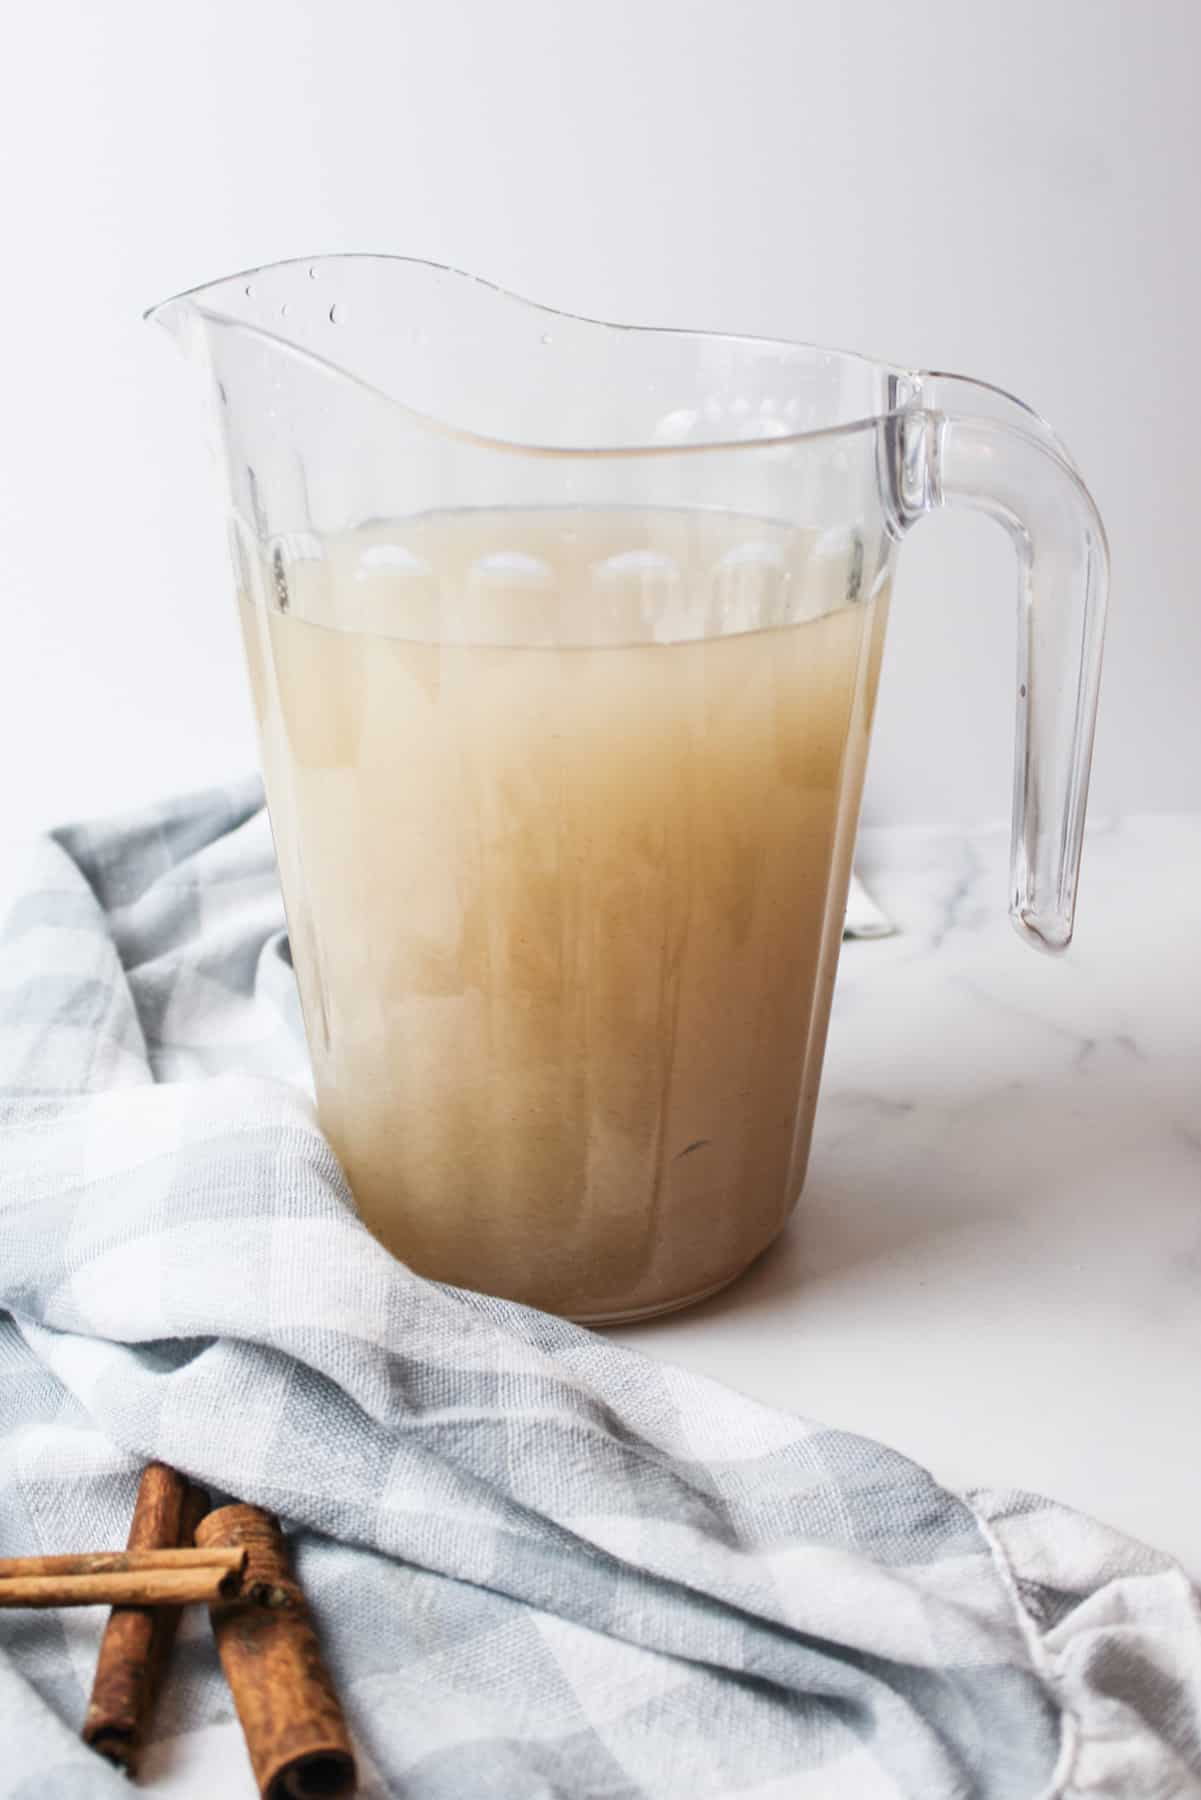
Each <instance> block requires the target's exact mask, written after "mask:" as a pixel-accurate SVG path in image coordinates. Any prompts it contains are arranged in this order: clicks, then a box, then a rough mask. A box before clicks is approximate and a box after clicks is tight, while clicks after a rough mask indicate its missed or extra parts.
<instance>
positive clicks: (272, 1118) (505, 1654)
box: [0, 785, 1201, 1800]
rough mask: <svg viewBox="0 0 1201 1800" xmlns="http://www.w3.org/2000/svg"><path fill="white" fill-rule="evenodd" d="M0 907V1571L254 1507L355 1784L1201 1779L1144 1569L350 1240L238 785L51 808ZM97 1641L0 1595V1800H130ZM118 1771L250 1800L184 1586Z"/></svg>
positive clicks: (1102, 1790)
mask: <svg viewBox="0 0 1201 1800" xmlns="http://www.w3.org/2000/svg"><path fill="white" fill-rule="evenodd" d="M0 910H3V914H4V916H3V923H2V926H0V1092H2V1093H3V1095H4V1096H5V1097H4V1098H3V1099H0V1309H3V1310H0V1554H5V1553H13V1554H15V1553H21V1552H30V1551H38V1550H43V1551H45V1550H55V1549H63V1548H71V1549H83V1548H85V1547H88V1546H96V1547H99V1546H111V1545H114V1544H120V1543H121V1542H122V1541H123V1539H124V1534H125V1530H126V1526H127V1523H128V1520H129V1515H130V1510H131V1507H132V1504H133V1497H134V1488H135V1481H136V1471H137V1470H138V1468H139V1466H140V1465H141V1464H142V1463H143V1462H145V1461H146V1460H147V1459H148V1458H150V1457H152V1456H159V1457H163V1458H165V1459H166V1460H167V1461H169V1462H171V1463H174V1464H176V1465H178V1466H179V1467H180V1468H182V1469H185V1470H186V1471H187V1472H188V1473H189V1474H191V1475H194V1476H195V1477H197V1478H198V1479H199V1480H200V1481H202V1482H204V1483H205V1484H206V1485H208V1486H209V1487H210V1488H211V1489H212V1490H214V1491H215V1492H216V1493H217V1494H221V1493H222V1492H232V1493H235V1494H237V1495H240V1496H241V1497H243V1498H245V1499H246V1500H250V1501H257V1502H259V1503H261V1504H263V1505H265V1506H268V1507H271V1508H274V1509H276V1510H277V1511H278V1512H280V1513H281V1514H282V1515H283V1516H284V1518H285V1519H286V1521H287V1522H288V1524H289V1527H290V1529H291V1530H292V1532H293V1533H294V1534H295V1541H296V1546H297V1554H298V1560H299V1565H300V1569H301V1572H302V1575H303V1579H304V1582H305V1584H306V1586H307V1587H308V1589H309V1592H310V1594H311V1596H312V1599H313V1602H314V1605H315V1608H316V1612H317V1616H318V1619H319V1621H320V1625H321V1629H322V1632H323V1635H324V1637H325V1640H326V1644H327V1646H328V1651H329V1656H330V1661H331V1663H332V1665H333V1668H334V1670H335V1673H336V1677H337V1680H338V1683H339V1685H340V1688H341V1691H342V1694H343V1695H344V1697H345V1701H346V1705H347V1710H348V1713H349V1716H350V1720H351V1723H352V1727H353V1730H354V1732H355V1735H356V1738H357V1741H358V1745H359V1747H360V1753H361V1763H362V1769H363V1772H364V1785H363V1791H364V1793H366V1794H370V1795H379V1796H382V1795H385V1794H403V1795H406V1796H412V1797H413V1800H435V1797H437V1800H550V1797H551V1796H561V1797H563V1800H642V1797H647V1800H671V1797H673V1796H686V1797H687V1800H706V1797H708V1796H719V1795H721V1796H725V1795H729V1796H734V1795H737V1796H740V1797H743V1800H810V1797H813V1800H841V1797H843V1796H845V1797H847V1800H885V1796H887V1797H888V1800H897V1797H898V1796H912V1797H914V1800H940V1797H942V1796H951V1795H954V1796H962V1797H964V1800H966V1797H967V1796H981V1797H983V1796H991V1797H993V1800H1031V1797H1033V1796H1035V1795H1041V1796H1050V1795H1065V1796H1066V1795H1075V1796H1084V1795H1088V1796H1100V1795H1105V1796H1114V1797H1115V1800H1116V1797H1117V1796H1122V1797H1123V1800H1131V1797H1139V1800H1151V1797H1152V1796H1155V1797H1159V1800H1164V1797H1166V1796H1169V1795H1193V1794H1198V1793H1201V1774H1199V1770H1201V1744H1199V1718H1201V1629H1199V1624H1198V1612H1197V1607H1196V1603H1195V1597H1194V1595H1193V1593H1192V1591H1191V1589H1190V1587H1189V1585H1188V1583H1187V1581H1186V1580H1185V1578H1184V1577H1183V1575H1182V1574H1181V1573H1180V1571H1179V1570H1178V1569H1177V1568H1176V1567H1175V1566H1174V1565H1173V1564H1172V1562H1171V1561H1170V1560H1169V1559H1168V1558H1166V1557H1163V1556H1159V1555H1157V1554H1155V1553H1153V1552H1151V1551H1149V1550H1146V1549H1143V1548H1142V1547H1140V1546H1138V1545H1135V1544H1132V1543H1130V1542H1128V1541H1126V1540H1124V1539H1121V1538H1119V1537H1117V1536H1116V1535H1114V1534H1113V1533H1111V1532H1108V1531H1106V1530H1104V1529H1102V1528H1100V1527H1098V1526H1096V1525H1094V1524H1092V1523H1090V1522H1089V1521H1087V1520H1085V1519H1083V1518H1080V1517H1078V1516H1076V1515H1074V1514H1072V1513H1069V1512H1067V1511H1065V1510H1064V1509H1063V1508H1061V1507H1058V1506H1054V1505H1051V1504H1049V1503H1048V1502H1046V1501H1042V1500H1038V1499H1035V1498H1032V1497H1030V1496H1028V1495H1018V1494H997V1493H987V1494H974V1495H972V1496H970V1497H968V1498H961V1497H959V1496H957V1495H955V1494H951V1493H948V1492H946V1491H945V1490H944V1489H942V1488H940V1487H939V1486H938V1484H937V1483H936V1482H935V1481H933V1480H932V1479H931V1477H930V1476H929V1475H927V1474H926V1473H925V1472H924V1471H923V1470H921V1469H919V1468H916V1467H915V1466H914V1465H913V1464H912V1463H910V1462H908V1461H906V1459H905V1458H904V1457H902V1456H899V1455H897V1454H896V1453H895V1452H894V1451H891V1450H888V1449H885V1448H883V1447H882V1446H881V1445H879V1444H874V1443H869V1442H867V1441H865V1440H864V1439H862V1438H856V1437H852V1436H849V1435H847V1434H846V1433H843V1432H839V1431H834V1430H830V1429H827V1428H826V1427H823V1426H819V1425H815V1424H813V1423H810V1422H809V1421H807V1420H804V1419H800V1418H795V1417H792V1416H790V1415H784V1414H781V1413H776V1412H772V1411H769V1410H768V1409H766V1408H764V1407H761V1406H757V1405H754V1404H753V1403H752V1402H750V1401H749V1400H745V1399H743V1398H741V1397H739V1396H738V1395H735V1394H733V1393H730V1392H727V1391H725V1390H724V1389H722V1388H721V1387H718V1386H716V1385H714V1384H712V1383H709V1382H706V1381H703V1380H699V1379H697V1378H696V1377H693V1376H690V1375H686V1374H684V1373H683V1372H681V1371H680V1370H677V1369H672V1368H670V1367H663V1366H660V1365H658V1364H656V1363H653V1362H650V1361H647V1360H644V1359H643V1358H642V1357H640V1356H638V1355H636V1354H633V1353H631V1352H630V1351H628V1350H624V1349H619V1348H617V1347H616V1346H614V1345H612V1344H610V1343H608V1342H606V1340H605V1339H604V1338H603V1337H600V1336H597V1335H594V1334H591V1333H589V1332H587V1331H582V1330H578V1329H576V1328H574V1327H573V1326H570V1325H566V1324H563V1323H561V1322H560V1321H558V1320H555V1319H551V1318H547V1317H544V1316H542V1315H540V1314H538V1313H534V1312H530V1311H526V1310H524V1309H522V1308H520V1307H517V1306H513V1305H508V1304H505V1303H502V1302H499V1301H495V1300H491V1299H487V1298H484V1297H481V1296H479V1295H475V1294H468V1293H460V1292H456V1291H452V1290H449V1289H444V1288H439V1287H436V1286H433V1285H432V1284H430V1283H428V1282H425V1281H421V1280H418V1279H417V1278H415V1277H414V1276H412V1275H411V1274H409V1273H408V1272H407V1271H406V1270H405V1269H404V1268H403V1267H401V1266H400V1265H399V1264H397V1263H396V1262H394V1261H393V1260H392V1259H391V1258H390V1257H389V1256H387V1255H386V1254H385V1253H384V1251H383V1250H382V1249H380V1248H379V1247H378V1245H376V1243H375V1242H374V1241H373V1240H372V1238H370V1237H369V1236H368V1235H367V1233H366V1232H365V1231H364V1230H363V1229H362V1227H361V1226H360V1225H359V1224H358V1223H357V1221H356V1219H355V1216H354V1213H353V1211H352V1208H351V1204H350V1200H349V1197H348V1194H347V1191H346V1188H345V1186H344V1185H343V1182H342V1179H341V1176H340V1174H339V1172H338V1169H337V1166H336V1165H335V1162H334V1160H333V1157H332V1156H331V1154H330V1152H329V1150H328V1149H327V1147H326V1145H325V1144H324V1142H323V1141H322V1138H321V1136H320V1135H319V1133H318V1131H317V1129H316V1127H315V1125H314V1122H313V1115H312V1111H311V1106H310V1102H309V1100H308V1098H307V1097H306V1095H305V1092H304V1091H303V1087H302V1086H300V1085H297V1083H298V1081H301V1080H303V1074H304V1057H303V1050H302V1046H301V1041H300V1037H299V1027H298V1019H297V1013H296V1000H295V992H294V987H293V981H292V974H291V970H290V967H289V964H288V957H287V950H286V942H285V938H284V935H283V930H282V914H281V909H280V902H279V897H278V892H277V888H276V883H275V876H274V869H273V863H272V857H271V848H270V840H269V837H268V833H267V829H266V822H265V819H264V816H263V814H262V812H261V810H260V806H259V794H258V790H257V787H252V786H250V785H247V787H246V788H244V789H242V790H239V791H234V792H229V791H224V792H220V793H214V794H209V795H206V796H202V797H200V798H197V799H192V800H190V801H188V802H186V803H180V804H177V805H174V806H172V807H170V808H167V809H164V810H162V811H160V812H157V813H155V814H153V815H151V816H146V817H143V818H141V819H138V820H134V821H125V822H124V823H122V824H120V825H115V826H108V827H103V828H94V829H79V830H71V831H65V832H61V833H59V834H57V835H56V836H55V837H54V838H53V839H47V840H46V841H44V842H42V843H41V844H39V845H37V846H35V847H34V848H33V849H32V850H31V851H30V853H29V854H28V856H27V857H25V858H23V859H18V862H17V867H16V869H15V873H14V881H13V887H12V892H11V894H10V895H9V898H8V901H7V904H6V908H4V909H0ZM1189 1428H1190V1429H1191V1427H1189ZM101 1625H102V1619H101V1617H100V1616H99V1615H98V1614H96V1613H94V1612H75V1613H61V1614H52V1613H46V1614H40V1613H19V1612H0V1750H2V1754H0V1794H4V1795H22V1796H30V1797H31V1800H32V1797H33V1796H36V1797H37V1800H54V1796H62V1797H63V1800H66V1797H67V1796H70V1797H71V1800H83V1797H85V1796H91V1795H96V1796H97V1797H98V1800H99V1797H100V1796H103V1795H106V1794H116V1793H117V1792H118V1791H119V1777H118V1776H117V1775H116V1774H114V1773H113V1772H111V1771H110V1770H109V1769H108V1768H107V1766H106V1765H104V1764H102V1763H101V1762H99V1761H98V1760H97V1759H96V1758H94V1757H93V1756H92V1755H91V1753H90V1752H88V1751H86V1750H85V1749H83V1748H82V1746H81V1745H80V1743H79V1742H78V1739H77V1738H76V1735H75V1733H76V1731H77V1729H78V1726H79V1723H80V1719H81V1717H82V1714H83V1710H84V1705H85V1700H86V1696H87V1690H88V1686H89V1682H90V1677H91V1673H92V1668H93V1665H94V1661H95V1655H96V1646H97V1640H98V1636H99V1632H100V1629H101ZM144 1773H145V1777H146V1779H147V1780H148V1781H151V1782H154V1783H155V1784H156V1785H157V1786H159V1787H161V1790H162V1791H163V1792H164V1793H168V1794H171V1793H173V1794H179V1795H196V1796H204V1800H238V1796H240V1795H249V1794H251V1793H252V1791H253V1790H252V1787H251V1783H250V1778H249V1774H248V1772H247V1767H246V1762H245V1757H244V1752H243V1749H242V1745H241V1742H240V1739H239V1735H238V1730H237V1726H236V1723H235V1722H234V1720H233V1717H232V1712H231V1705H230V1700H229V1696H228V1693H227V1691H226V1689H225V1688H224V1686H223V1684H222V1682H221V1680H220V1678H219V1675H218V1672H217V1667H216V1663H215V1660H214V1656H213V1652H212V1648H211V1644H210V1642H209V1637H208V1628H207V1621H206V1619H205V1618H204V1616H203V1614H202V1613H200V1612H199V1611H194V1612H193V1613H190V1614H189V1615H187V1619H186V1621H185V1625H184V1629H183V1632H182V1634H181V1638H180V1641H179V1646H178V1651H177V1655H176V1659H175V1661H174V1663H173V1665H172V1669H171V1673H170V1675H169V1678H168V1682H167V1685H166V1688H165V1691H164V1694H163V1698H162V1704H161V1706H160V1709H159V1713H158V1717H157V1722H156V1735H155V1741H154V1743H153V1745H152V1747H151V1749H150V1751H149V1753H148V1756H147V1759H146V1763H145V1771H144Z"/></svg>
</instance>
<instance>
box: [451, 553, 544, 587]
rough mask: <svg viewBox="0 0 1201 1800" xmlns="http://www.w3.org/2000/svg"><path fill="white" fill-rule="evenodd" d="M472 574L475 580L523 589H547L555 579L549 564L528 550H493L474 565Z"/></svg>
mask: <svg viewBox="0 0 1201 1800" xmlns="http://www.w3.org/2000/svg"><path fill="white" fill-rule="evenodd" d="M471 574H472V579H473V580H477V581H487V582H499V583H503V584H506V585H507V584H509V583H512V584H513V585H514V586H521V587H526V586H531V585H532V586H538V587H545V586H547V585H549V584H550V583H552V582H553V581H554V578H555V577H554V571H553V570H552V569H551V567H550V564H549V563H546V562H543V560H542V558H541V557H540V556H531V555H530V554H529V552H528V551H526V550H492V551H490V552H489V554H488V555H487V556H481V557H480V558H479V559H478V560H477V561H476V562H475V563H473V564H472V569H471Z"/></svg>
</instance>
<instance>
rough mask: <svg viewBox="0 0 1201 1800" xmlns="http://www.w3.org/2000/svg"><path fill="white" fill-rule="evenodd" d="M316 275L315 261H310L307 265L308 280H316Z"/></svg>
mask: <svg viewBox="0 0 1201 1800" xmlns="http://www.w3.org/2000/svg"><path fill="white" fill-rule="evenodd" d="M317 275H318V270H317V265H316V263H310V265H309V280H310V281H316V280H317Z"/></svg>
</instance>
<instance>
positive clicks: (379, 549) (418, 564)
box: [354, 544, 433, 581]
mask: <svg viewBox="0 0 1201 1800" xmlns="http://www.w3.org/2000/svg"><path fill="white" fill-rule="evenodd" d="M381 571H387V573H389V574H392V575H430V574H432V573H433V571H432V570H431V568H430V565H429V564H428V563H427V562H426V560H425V558H424V557H423V556H418V555H417V554H416V553H415V552H414V551H412V550H410V549H409V547H408V545H407V544H372V545H371V547H370V549H368V550H364V551H363V553H362V554H361V556H360V557H359V562H358V567H357V568H356V570H355V573H354V578H355V580H356V581H369V580H370V579H371V577H372V576H373V575H377V574H379V573H380V572H381Z"/></svg>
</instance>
